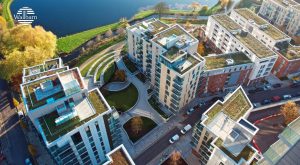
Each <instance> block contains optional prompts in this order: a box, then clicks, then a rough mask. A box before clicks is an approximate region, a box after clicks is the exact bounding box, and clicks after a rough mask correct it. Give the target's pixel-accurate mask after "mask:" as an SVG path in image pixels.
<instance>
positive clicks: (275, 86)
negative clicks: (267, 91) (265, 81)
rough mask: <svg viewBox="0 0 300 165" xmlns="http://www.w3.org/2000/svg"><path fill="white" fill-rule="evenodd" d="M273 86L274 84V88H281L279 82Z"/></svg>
mask: <svg viewBox="0 0 300 165" xmlns="http://www.w3.org/2000/svg"><path fill="white" fill-rule="evenodd" d="M272 86H273V88H280V87H281V84H279V83H277V84H273V85H272Z"/></svg>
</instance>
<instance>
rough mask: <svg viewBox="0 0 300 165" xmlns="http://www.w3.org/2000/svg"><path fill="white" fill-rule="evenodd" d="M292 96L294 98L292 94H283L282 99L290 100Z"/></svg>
mask: <svg viewBox="0 0 300 165" xmlns="http://www.w3.org/2000/svg"><path fill="white" fill-rule="evenodd" d="M291 98H292V96H291V95H283V96H282V99H283V100H288V99H291Z"/></svg>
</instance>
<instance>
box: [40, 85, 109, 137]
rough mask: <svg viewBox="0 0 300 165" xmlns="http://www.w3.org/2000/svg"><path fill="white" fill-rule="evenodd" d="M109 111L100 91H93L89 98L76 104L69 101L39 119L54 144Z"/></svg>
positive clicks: (44, 131) (46, 134) (46, 135)
mask: <svg viewBox="0 0 300 165" xmlns="http://www.w3.org/2000/svg"><path fill="white" fill-rule="evenodd" d="M61 109H63V112H61V111H62V110H61ZM107 110H108V107H106V105H105V103H104V101H103V99H102V98H101V96H100V94H99V92H98V90H93V91H91V92H89V94H88V97H87V98H83V99H82V100H79V101H75V102H74V101H73V100H68V103H67V104H66V103H63V104H62V105H59V106H57V107H56V109H55V110H54V111H53V112H51V113H49V114H47V115H45V116H43V117H41V118H39V122H40V125H41V127H42V130H43V133H44V135H45V137H46V139H47V141H48V142H52V141H54V140H56V139H57V138H59V137H61V136H63V135H65V134H66V133H68V132H70V131H72V130H73V129H75V128H76V127H78V126H80V125H82V124H83V123H84V122H87V121H89V120H91V119H92V118H94V117H96V116H97V115H99V114H102V113H103V112H105V111H107ZM58 119H61V122H58ZM58 123H59V124H58Z"/></svg>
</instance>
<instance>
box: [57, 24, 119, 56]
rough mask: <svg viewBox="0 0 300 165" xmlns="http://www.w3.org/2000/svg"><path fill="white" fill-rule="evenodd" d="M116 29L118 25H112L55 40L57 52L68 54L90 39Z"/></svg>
mask: <svg viewBox="0 0 300 165" xmlns="http://www.w3.org/2000/svg"><path fill="white" fill-rule="evenodd" d="M118 27H119V23H113V24H108V25H105V26H101V27H97V28H94V29H90V30H86V31H83V32H79V33H75V34H72V35H69V36H65V37H62V38H59V39H58V40H57V50H58V52H62V53H70V52H71V51H73V50H74V49H76V48H77V47H79V46H80V45H82V44H83V43H85V42H87V41H89V40H90V39H91V38H93V37H96V36H97V35H98V34H103V33H105V32H106V31H107V30H109V29H112V30H114V29H117V28H118Z"/></svg>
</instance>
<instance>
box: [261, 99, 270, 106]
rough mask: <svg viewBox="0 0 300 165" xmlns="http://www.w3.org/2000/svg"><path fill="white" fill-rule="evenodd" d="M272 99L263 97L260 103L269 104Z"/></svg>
mask: <svg viewBox="0 0 300 165" xmlns="http://www.w3.org/2000/svg"><path fill="white" fill-rule="evenodd" d="M270 103H272V101H271V100H270V99H265V100H263V101H262V102H261V104H262V105H266V104H270Z"/></svg>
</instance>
